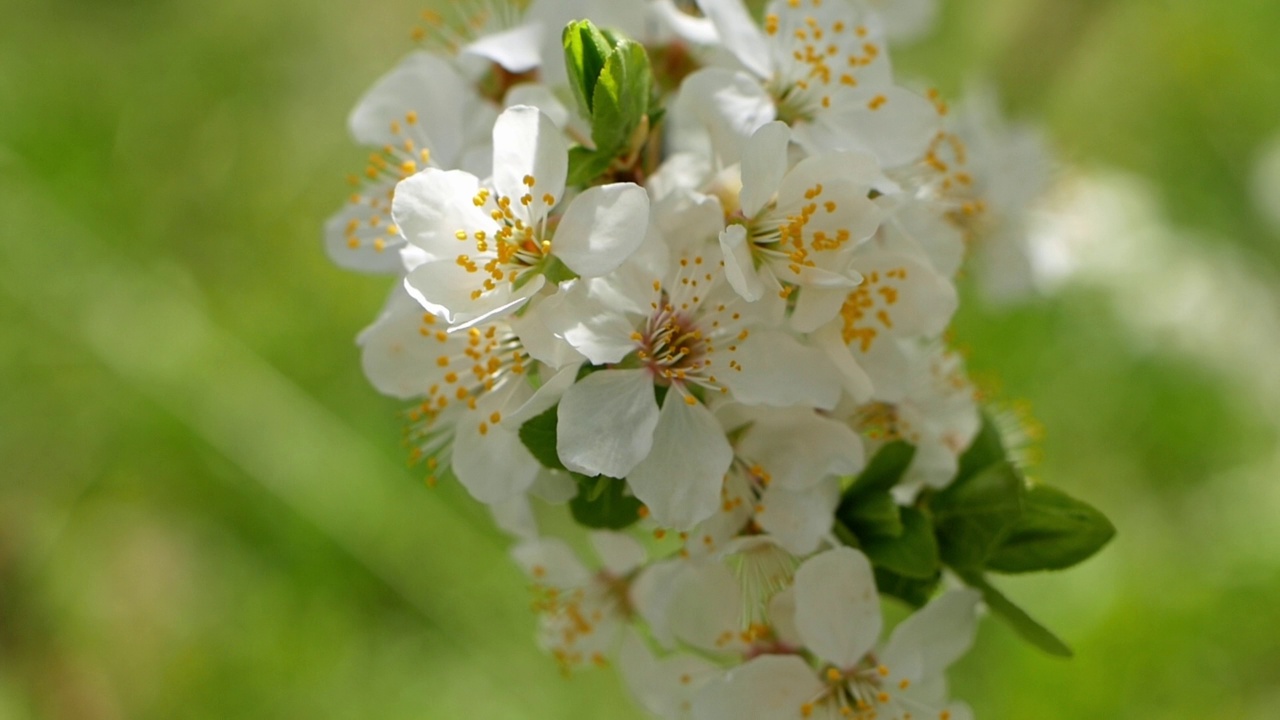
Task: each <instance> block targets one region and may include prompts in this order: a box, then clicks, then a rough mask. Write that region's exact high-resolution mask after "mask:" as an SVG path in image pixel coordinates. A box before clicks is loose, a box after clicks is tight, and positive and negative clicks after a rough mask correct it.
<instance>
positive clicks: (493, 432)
mask: <svg viewBox="0 0 1280 720" xmlns="http://www.w3.org/2000/svg"><path fill="white" fill-rule="evenodd" d="M482 412H483V411H481V412H475V413H466V414H465V415H463V417H462V418H460V419H459V420H458V425H457V431H456V434H455V435H454V438H453V474H454V475H457V476H458V482H460V483H462V486H463V487H465V488H466V489H467V492H469V493H471V496H472V497H474V498H475V499H476V500H479V501H480V502H482V503H486V504H488V503H496V502H503V501H506V500H509V499H511V497H512V496H514V495H517V494H519V493H522V492H524V491H525V490H528V489H529V486H530V485H532V484H533V481H534V480H535V479H536V478H537V477H538V470H539V469H540V468H541V467H542V466H541V465H540V464H538V461H537V460H536V459H534V457H533V455H532V454H530V453H529V450H528V448H526V447H525V446H524V443H523V442H521V441H520V436H519V435H517V434H516V430H517V429H518V428H516V427H512V426H511V425H510V424H509V423H496V424H490V423H488V422H487V419H488V418H487V417H482V416H481V413H482ZM482 424H483V425H482ZM482 426H483V427H484V428H485V430H484V431H483V432H482V431H481V427H482Z"/></svg>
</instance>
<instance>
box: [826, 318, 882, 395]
mask: <svg viewBox="0 0 1280 720" xmlns="http://www.w3.org/2000/svg"><path fill="white" fill-rule="evenodd" d="M812 337H813V343H814V345H816V346H817V347H818V348H819V349H821V350H822V352H823V353H824V354H825V355H826V356H827V360H828V361H829V362H830V363H831V364H832V365H833V366H834V367H835V368H836V370H837V372H838V373H839V374H840V381H841V384H842V385H843V386H844V391H845V392H846V393H848V395H849V397H850V398H851V399H853V401H854V402H856V403H859V404H861V403H864V402H866V401H867V400H870V399H871V396H872V395H873V393H874V392H875V387H874V386H873V385H872V383H871V377H870V376H869V375H867V372H866V371H865V370H863V369H862V367H861V366H860V365H858V361H857V360H856V359H855V358H854V356H853V353H852V352H851V351H850V350H849V346H848V345H846V344H845V343H844V338H842V337H840V323H839V321H837V322H833V323H831V324H829V325H827V326H825V327H822V328H820V329H819V330H818V331H817V332H816V333H814V334H813V336H812Z"/></svg>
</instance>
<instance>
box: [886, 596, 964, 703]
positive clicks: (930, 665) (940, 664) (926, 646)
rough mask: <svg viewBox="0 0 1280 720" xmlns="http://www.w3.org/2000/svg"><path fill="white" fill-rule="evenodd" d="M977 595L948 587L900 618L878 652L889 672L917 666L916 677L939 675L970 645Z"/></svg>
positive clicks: (915, 679)
mask: <svg viewBox="0 0 1280 720" xmlns="http://www.w3.org/2000/svg"><path fill="white" fill-rule="evenodd" d="M979 600H981V595H979V593H978V592H977V591H976V590H973V589H971V588H959V589H956V590H951V591H948V592H946V593H943V594H942V595H940V596H938V597H937V598H935V599H934V600H933V601H932V602H930V603H929V604H928V605H925V606H924V607H923V608H921V609H920V610H918V611H917V612H915V613H914V614H912V615H911V616H910V617H908V618H907V619H906V620H903V621H902V623H900V624H899V625H898V626H897V627H896V628H894V630H893V634H891V635H890V636H889V642H888V643H887V644H886V645H885V648H884V651H883V652H882V653H881V658H882V661H883V662H884V664H885V665H886V666H888V667H889V669H890V670H891V671H894V672H898V670H897V668H898V667H899V666H903V665H913V664H914V665H918V666H919V667H920V672H921V675H920V676H919V677H916V678H912V681H913V682H914V681H917V680H919V679H920V678H923V677H928V676H931V675H940V674H941V673H942V672H943V671H944V670H946V669H947V667H948V666H950V665H951V663H953V662H955V661H956V660H959V659H960V657H961V656H962V655H964V654H965V653H966V652H968V651H969V648H970V647H972V646H973V638H974V634H975V633H976V632H977V621H978V602H979Z"/></svg>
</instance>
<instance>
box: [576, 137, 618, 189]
mask: <svg viewBox="0 0 1280 720" xmlns="http://www.w3.org/2000/svg"><path fill="white" fill-rule="evenodd" d="M613 157H614V156H613V155H611V154H606V153H600V152H596V151H595V150H592V149H591V148H585V147H582V146H580V145H579V146H578V147H575V148H572V149H570V150H569V177H568V178H567V179H566V180H565V184H566V185H569V186H570V187H587V186H588V185H591V184H592V183H593V182H595V181H596V179H598V178H599V177H600V176H601V175H603V174H604V173H605V171H606V170H608V169H609V166H610V165H612V164H613Z"/></svg>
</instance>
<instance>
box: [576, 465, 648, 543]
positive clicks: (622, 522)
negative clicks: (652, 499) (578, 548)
mask: <svg viewBox="0 0 1280 720" xmlns="http://www.w3.org/2000/svg"><path fill="white" fill-rule="evenodd" d="M573 479H574V480H576V481H577V483H578V495H577V497H575V498H574V499H573V500H570V501H569V512H570V513H571V514H572V515H573V519H574V520H576V521H578V524H579V525H582V526H583V527H587V528H591V529H593V530H622V529H623V528H626V527H628V526H630V525H631V524H633V523H635V522H636V521H637V520H639V519H640V501H639V500H637V499H636V498H635V497H633V496H632V495H631V494H629V493H628V492H627V483H626V481H625V480H620V479H618V478H611V477H607V476H604V475H597V476H596V477H587V476H586V475H581V474H579V473H573Z"/></svg>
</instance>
